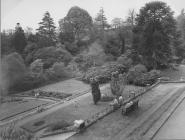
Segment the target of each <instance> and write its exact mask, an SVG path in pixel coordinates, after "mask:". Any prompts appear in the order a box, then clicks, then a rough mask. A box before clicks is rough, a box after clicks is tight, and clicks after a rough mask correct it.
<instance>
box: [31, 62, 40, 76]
mask: <svg viewBox="0 0 185 140" xmlns="http://www.w3.org/2000/svg"><path fill="white" fill-rule="evenodd" d="M30 70H31V72H32V73H33V74H35V75H36V76H39V75H40V74H42V73H43V62H42V60H41V59H37V60H35V61H34V62H32V63H31V64H30Z"/></svg>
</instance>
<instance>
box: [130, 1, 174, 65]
mask: <svg viewBox="0 0 185 140" xmlns="http://www.w3.org/2000/svg"><path fill="white" fill-rule="evenodd" d="M174 32H175V20H174V18H173V12H172V11H171V9H170V7H169V6H167V5H166V3H164V2H160V1H155V2H150V3H147V4H146V5H145V6H144V7H143V8H141V9H140V13H139V15H138V17H137V19H136V27H135V28H134V39H133V48H134V49H136V50H137V51H138V52H139V54H141V55H142V56H143V58H144V61H145V64H146V65H147V66H148V67H149V68H157V67H160V66H162V65H168V62H169V60H170V59H171V47H170V44H171V43H172V42H171V40H172V37H173V35H174Z"/></svg>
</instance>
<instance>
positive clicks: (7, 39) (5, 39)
mask: <svg viewBox="0 0 185 140" xmlns="http://www.w3.org/2000/svg"><path fill="white" fill-rule="evenodd" d="M12 39H13V33H11V32H8V33H6V32H5V31H3V32H1V55H6V54H9V53H11V52H12V51H13V50H14V48H13V46H12V44H11V40H12Z"/></svg>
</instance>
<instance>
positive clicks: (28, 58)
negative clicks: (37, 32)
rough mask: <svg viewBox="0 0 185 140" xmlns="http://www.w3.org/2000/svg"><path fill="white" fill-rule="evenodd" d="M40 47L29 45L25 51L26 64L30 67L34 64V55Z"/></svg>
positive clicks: (33, 44)
mask: <svg viewBox="0 0 185 140" xmlns="http://www.w3.org/2000/svg"><path fill="white" fill-rule="evenodd" d="M38 49H39V48H38V45H37V44H36V43H31V42H30V43H28V44H27V45H26V47H25V49H24V55H25V63H26V64H27V65H28V64H30V63H31V62H33V61H34V60H33V56H34V53H35V52H36V51H37V50H38Z"/></svg>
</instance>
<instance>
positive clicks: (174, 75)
mask: <svg viewBox="0 0 185 140" xmlns="http://www.w3.org/2000/svg"><path fill="white" fill-rule="evenodd" d="M161 74H162V76H164V77H169V78H170V79H171V80H179V79H181V77H184V78H185V65H180V66H179V67H177V70H173V69H166V70H163V71H162V73H161Z"/></svg>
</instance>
